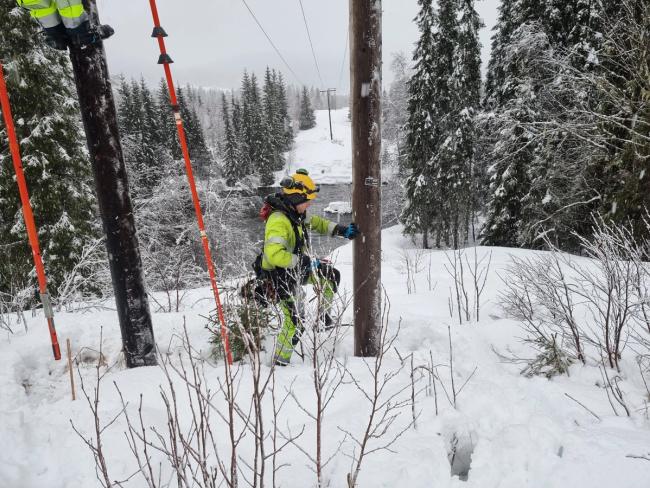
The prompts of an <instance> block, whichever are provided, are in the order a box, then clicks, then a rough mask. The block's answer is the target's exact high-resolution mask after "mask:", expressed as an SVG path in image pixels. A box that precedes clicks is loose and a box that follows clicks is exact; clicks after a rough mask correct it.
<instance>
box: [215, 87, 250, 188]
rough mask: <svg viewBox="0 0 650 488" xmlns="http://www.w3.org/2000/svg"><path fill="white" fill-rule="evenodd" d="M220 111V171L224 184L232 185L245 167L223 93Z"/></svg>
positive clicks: (240, 177)
mask: <svg viewBox="0 0 650 488" xmlns="http://www.w3.org/2000/svg"><path fill="white" fill-rule="evenodd" d="M222 113H223V123H224V139H223V142H222V144H221V153H222V155H223V171H222V172H223V176H224V178H225V179H226V184H228V185H230V186H234V185H236V184H237V182H238V181H240V180H241V179H242V178H243V177H244V176H246V173H245V170H246V168H245V167H243V166H242V165H241V162H240V157H239V146H238V145H237V137H236V134H235V131H234V129H233V127H232V124H231V118H230V110H229V107H228V100H226V94H225V93H224V94H223V103H222Z"/></svg>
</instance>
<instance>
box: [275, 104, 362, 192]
mask: <svg viewBox="0 0 650 488" xmlns="http://www.w3.org/2000/svg"><path fill="white" fill-rule="evenodd" d="M315 113H316V127H314V128H313V129H309V130H301V131H299V132H298V133H297V135H296V144H295V150H294V151H292V152H291V153H289V154H288V158H287V159H288V166H287V170H286V172H285V171H281V172H279V173H278V178H277V179H278V181H280V179H282V176H284V175H285V174H286V173H291V172H293V171H295V170H296V169H298V168H307V169H308V170H309V173H310V174H311V175H312V176H313V178H314V179H315V180H316V181H317V182H318V183H319V184H321V185H325V184H334V183H350V182H351V181H352V132H351V128H350V127H351V126H350V121H349V120H348V113H349V110H348V108H347V107H346V108H342V109H339V110H332V133H333V134H334V140H333V141H332V140H331V138H330V126H329V117H328V114H327V110H316V112H315Z"/></svg>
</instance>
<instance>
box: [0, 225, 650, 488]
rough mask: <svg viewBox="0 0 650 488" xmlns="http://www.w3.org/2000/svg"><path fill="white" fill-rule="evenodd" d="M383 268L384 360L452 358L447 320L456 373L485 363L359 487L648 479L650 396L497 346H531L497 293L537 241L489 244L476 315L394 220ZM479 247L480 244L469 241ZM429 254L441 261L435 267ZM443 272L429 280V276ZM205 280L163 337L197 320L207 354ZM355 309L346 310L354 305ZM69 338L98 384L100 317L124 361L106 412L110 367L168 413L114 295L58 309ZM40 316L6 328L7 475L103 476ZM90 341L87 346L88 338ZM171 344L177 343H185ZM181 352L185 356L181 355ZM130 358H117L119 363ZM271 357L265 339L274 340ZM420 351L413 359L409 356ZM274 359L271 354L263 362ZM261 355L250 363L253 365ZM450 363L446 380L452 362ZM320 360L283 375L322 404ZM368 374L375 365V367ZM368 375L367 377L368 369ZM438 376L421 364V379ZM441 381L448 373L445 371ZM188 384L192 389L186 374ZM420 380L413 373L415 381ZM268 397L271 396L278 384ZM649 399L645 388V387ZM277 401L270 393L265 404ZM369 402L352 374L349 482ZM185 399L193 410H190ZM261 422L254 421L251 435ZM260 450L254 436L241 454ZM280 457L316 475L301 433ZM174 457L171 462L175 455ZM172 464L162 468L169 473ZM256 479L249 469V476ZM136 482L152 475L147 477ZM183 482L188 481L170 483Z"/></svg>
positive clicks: (339, 418)
mask: <svg viewBox="0 0 650 488" xmlns="http://www.w3.org/2000/svg"><path fill="white" fill-rule="evenodd" d="M383 245H384V253H383V269H382V278H383V284H384V286H385V288H386V293H387V295H388V297H389V299H390V304H391V310H390V318H389V327H390V329H391V330H392V331H395V330H396V329H397V327H398V324H400V323H401V330H400V333H399V337H398V339H397V342H396V344H395V349H393V350H391V352H390V353H389V354H388V359H387V364H386V371H390V370H396V369H397V368H398V367H399V364H400V359H399V357H400V356H401V357H402V358H407V357H408V356H409V355H410V354H411V353H413V355H414V364H415V366H418V365H424V364H427V363H428V361H429V357H430V354H431V355H432V357H433V359H434V362H435V363H438V364H442V365H448V364H449V346H448V336H447V334H448V329H447V327H448V326H450V327H451V336H452V342H453V349H454V372H455V380H456V384H457V387H458V385H460V384H462V383H463V382H464V381H465V380H466V379H467V378H468V377H469V376H470V375H471V374H472V372H473V371H474V370H475V368H476V373H475V375H474V376H473V377H472V378H471V379H470V381H469V382H468V383H467V386H466V387H465V389H464V390H463V391H462V393H461V394H460V396H459V398H458V405H457V409H453V408H452V407H451V406H450V404H449V402H448V401H447V400H446V399H445V397H444V395H443V394H442V393H441V392H440V391H438V405H439V408H440V412H439V415H437V416H436V415H435V406H434V398H433V396H428V395H426V394H425V392H422V393H421V394H420V396H419V397H418V399H417V403H416V410H417V412H418V413H419V418H418V419H417V423H416V426H415V427H412V428H410V429H409V430H408V431H407V432H406V433H405V434H404V435H403V436H402V437H401V438H400V439H399V440H398V441H397V442H396V443H395V444H394V445H393V446H392V449H393V450H394V451H395V452H393V453H391V452H387V451H382V452H379V453H376V454H373V455H371V456H370V457H368V458H367V460H366V464H365V465H364V466H363V468H362V471H361V475H360V478H359V486H361V487H397V486H408V487H462V486H467V487H476V488H497V487H499V488H524V487H531V488H532V487H538V488H551V487H558V488H559V487H571V488H577V487H584V488H600V487H602V488H611V487H612V486H615V487H618V488H643V487H645V486H649V485H650V482H649V481H648V480H650V462H648V461H644V460H638V459H632V458H629V457H626V456H628V455H641V454H647V452H648V448H649V446H650V429H648V427H649V425H648V420H647V419H646V418H644V413H643V411H642V410H641V411H640V412H637V413H635V414H634V416H633V418H632V419H628V418H618V417H615V416H614V415H613V413H612V411H611V408H610V406H609V404H608V401H607V398H606V395H605V392H604V390H603V389H601V388H600V387H598V386H596V384H597V383H598V381H599V380H600V375H599V372H598V369H597V368H596V367H595V366H593V365H591V366H586V367H582V366H573V367H572V368H571V371H570V376H568V377H566V376H563V377H558V378H555V379H553V380H546V379H543V378H532V379H528V378H525V377H522V376H521V375H520V374H519V370H520V369H521V366H519V365H515V364H511V363H505V362H503V361H501V360H500V359H499V357H498V355H497V354H496V353H495V351H494V350H493V348H496V349H497V350H499V351H501V352H505V351H506V349H509V351H510V352H512V353H515V354H521V355H526V352H527V349H526V347H525V346H523V345H522V344H521V343H520V341H519V339H518V337H520V336H521V330H520V329H519V328H518V326H517V323H516V322H515V321H513V320H511V319H508V318H506V317H504V315H503V312H502V310H501V309H500V307H499V305H498V303H497V302H498V297H497V295H498V292H499V290H500V289H502V288H503V284H502V281H501V278H499V276H498V275H501V276H502V277H503V278H505V279H507V275H506V271H505V266H507V264H508V263H509V262H510V256H511V255H516V256H519V257H526V256H533V255H534V254H535V252H533V251H524V250H512V249H500V248H494V249H489V248H478V253H479V256H480V255H483V254H484V253H488V252H490V251H491V252H493V259H492V269H491V271H490V275H489V279H488V285H487V287H486V293H485V297H484V298H485V300H484V305H483V306H482V308H481V315H482V317H483V318H482V319H481V321H480V322H478V323H470V324H463V325H459V324H457V320H455V319H452V318H450V315H449V311H448V302H447V300H448V296H449V294H450V287H451V286H452V281H451V278H450V277H449V276H448V274H447V272H446V271H445V269H444V265H445V264H446V263H447V259H446V257H445V252H444V251H421V250H417V249H414V248H413V246H412V245H411V243H410V241H408V240H407V239H405V238H404V237H402V236H401V229H400V228H399V227H394V228H391V229H388V230H386V231H384V233H383ZM468 252H472V249H469V250H468ZM351 255H352V246H351V245H347V246H344V247H342V248H340V249H339V250H337V251H336V252H335V254H334V256H333V259H334V260H335V261H336V265H337V267H338V268H339V269H340V270H341V272H342V275H343V285H342V294H344V295H345V294H346V293H349V290H350V287H351V282H352V269H351V260H352V258H351ZM406 256H409V257H410V258H411V260H415V259H416V258H418V259H419V262H420V264H421V266H420V271H419V272H418V273H417V274H416V276H415V288H416V290H415V293H411V294H409V293H407V289H406V273H405V257H406ZM429 270H430V271H429ZM429 276H430V277H431V288H432V290H430V289H429V288H430V286H429V281H430V280H429ZM209 297H210V292H209V290H208V289H202V290H194V291H192V292H190V293H189V295H188V296H187V298H186V300H185V308H184V310H183V311H182V312H181V313H169V314H163V313H157V314H155V315H154V327H155V333H156V339H157V342H158V345H159V347H160V348H161V352H162V353H163V354H165V355H166V354H169V353H173V352H178V351H179V349H180V343H179V340H178V338H177V337H176V336H178V335H180V334H181V333H182V328H183V323H186V324H187V327H188V331H189V334H190V336H191V340H192V343H193V346H194V347H195V348H196V349H197V350H201V351H202V353H201V354H202V356H204V357H206V356H207V350H208V344H207V340H208V337H209V332H207V331H206V330H205V328H204V325H205V322H206V320H205V319H204V318H203V317H202V316H205V315H206V314H208V313H209V312H210V308H211V307H210V303H211V302H210V299H209ZM349 314H350V311H349V310H348V311H347V312H346V315H345V318H346V320H347V319H349ZM56 320H57V325H58V332H59V336H60V338H61V341H62V342H64V341H65V339H66V338H70V339H71V340H72V344H73V350H74V353H75V354H78V353H79V351H80V350H81V351H82V353H81V355H82V356H84V357H85V359H86V361H87V362H85V363H83V364H82V366H81V372H82V374H83V376H84V378H85V381H86V383H87V386H89V387H90V389H91V391H92V387H93V376H94V368H93V364H94V362H95V361H96V354H93V352H92V351H91V350H90V349H95V350H96V349H98V347H99V336H100V327H102V326H103V334H104V341H103V350H104V353H105V354H106V358H107V362H108V364H109V365H114V366H113V368H112V369H111V371H110V372H108V374H107V375H106V377H105V379H104V381H103V383H102V395H101V402H100V414H101V416H102V419H103V420H104V421H108V420H110V419H111V418H113V417H114V416H115V415H116V414H117V413H118V412H119V410H120V404H119V399H118V397H117V394H116V390H115V387H114V386H113V382H116V384H117V385H119V387H120V389H121V391H122V393H123V395H124V396H125V399H126V400H127V401H128V402H129V405H130V407H129V411H131V412H132V413H133V412H135V408H136V406H137V403H138V400H139V395H140V394H142V395H143V401H144V415H145V419H146V420H145V421H146V422H147V425H152V426H157V428H159V429H164V428H165V420H166V419H165V415H164V406H163V403H162V401H161V399H160V394H159V385H163V384H164V383H165V380H164V376H163V374H162V372H161V370H160V369H159V368H156V367H150V368H139V369H136V370H124V369H123V366H122V365H121V363H119V354H118V352H119V349H120V337H119V327H118V324H117V319H116V315H115V314H114V313H113V312H110V311H101V312H97V311H94V312H88V313H58V314H57V316H56ZM28 322H29V330H28V332H26V333H25V332H23V331H20V330H17V331H16V332H15V333H14V334H13V335H10V334H7V333H3V337H2V341H1V342H0V386H1V388H0V417H1V421H0V436H1V438H2V439H5V441H6V442H7V445H6V446H5V447H4V449H2V451H1V452H0V479H1V480H2V483H1V485H2V486H3V487H6V488H32V487H34V488H35V487H48V488H59V487H61V488H63V487H65V488H82V487H83V488H88V487H91V486H100V485H99V484H98V482H97V481H96V478H95V472H94V462H93V459H92V456H91V454H90V452H89V451H88V450H87V449H86V448H85V447H84V446H83V444H82V442H81V440H80V439H79V438H78V437H77V436H76V435H75V434H74V432H73V431H72V429H71V427H70V419H72V420H73V422H74V424H75V426H77V428H78V429H80V430H81V431H82V432H84V433H86V434H90V433H91V432H92V427H93V425H92V418H91V416H90V412H89V409H88V406H87V404H86V403H85V400H83V399H81V400H77V401H75V402H72V401H71V399H70V392H69V381H68V375H67V371H66V367H65V364H64V363H63V362H59V363H56V362H54V361H53V360H52V359H51V351H50V346H49V344H48V334H47V332H46V330H45V325H44V321H43V317H42V316H41V314H40V313H37V314H36V316H34V317H29V319H28ZM84 348H90V349H84ZM352 350H353V342H352V337H351V331H349V330H348V332H347V335H346V337H345V338H344V339H343V343H342V347H341V348H340V349H339V350H338V352H337V356H338V357H339V359H340V360H341V361H344V362H346V364H347V366H348V367H349V369H350V370H351V371H352V372H354V374H355V375H358V376H359V377H363V376H364V371H365V366H364V363H363V360H361V359H359V358H355V357H353V356H352V355H351V353H352ZM172 356H173V355H172ZM174 361H175V362H176V363H177V361H178V360H177V359H174ZM116 362H117V364H115V363H116ZM266 362H267V364H268V355H267V356H266ZM407 362H408V361H407ZM206 368H207V372H208V374H207V377H208V380H209V382H210V384H211V386H212V387H213V388H216V387H217V384H218V379H219V378H221V377H223V367H222V366H221V365H219V364H217V365H214V366H213V365H211V364H206ZM264 368H265V370H266V368H267V366H264ZM623 371H624V375H625V376H626V377H627V378H628V380H626V381H625V382H624V383H623V384H622V386H623V389H624V390H625V392H626V394H627V396H628V399H629V400H630V402H631V403H632V404H633V406H634V407H635V409H639V408H641V409H642V407H643V400H644V390H643V385H642V383H641V381H640V378H639V377H638V375H635V371H636V369H635V365H634V362H633V360H632V355H631V353H630V352H629V351H627V355H626V358H625V360H624V367H623ZM249 372H250V371H249V369H248V367H246V366H244V367H243V370H242V375H243V377H244V378H247V377H248V374H249ZM439 373H440V375H441V376H442V378H443V380H445V381H446V386H447V388H449V386H450V385H449V380H448V377H447V375H448V368H447V367H446V366H441V367H440V368H439ZM311 374H312V371H311V368H310V366H309V364H308V363H303V362H302V361H300V359H299V358H298V357H296V356H294V359H293V362H292V365H291V366H290V367H288V368H284V369H280V370H278V371H277V373H276V381H277V383H278V388H279V391H283V389H285V388H286V389H289V388H291V389H292V390H293V392H294V393H295V396H296V397H297V398H299V399H300V400H301V402H302V403H303V404H304V405H303V406H305V407H307V408H308V409H309V408H312V407H313V402H314V395H313V387H312V376H311ZM366 376H367V375H366ZM365 382H366V383H365V384H366V386H369V385H368V383H367V378H366V379H365ZM409 382H410V366H409V367H407V368H406V369H405V370H403V371H402V373H400V375H399V376H398V379H397V382H396V384H394V385H393V386H392V390H391V391H395V390H397V389H399V388H400V386H403V385H408V384H409ZM424 383H426V381H424V380H423V382H422V383H420V386H423V385H424ZM249 387H250V385H249V384H248V382H247V381H246V380H244V381H243V382H242V384H241V390H240V401H241V402H242V403H246V402H248V401H250V395H249ZM438 388H440V386H439V387H438ZM179 391H182V390H181V388H180V387H179ZM565 393H568V394H570V395H571V396H573V397H574V398H576V399H578V400H579V401H580V402H582V403H583V404H585V405H586V406H588V408H589V409H591V410H592V411H593V412H594V413H596V414H597V415H598V416H599V417H600V418H601V420H597V419H596V418H595V417H594V416H593V415H592V414H590V413H589V412H587V411H586V410H585V409H584V408H582V407H580V406H579V405H577V404H576V403H574V402H573V401H571V400H569V399H568V398H567V397H566V396H565ZM404 394H405V395H406V396H409V395H410V388H409V389H407V391H406V392H405V393H404ZM267 400H269V402H270V398H267ZM645 400H647V398H645ZM266 408H267V409H268V408H270V405H269V404H267V405H266ZM367 412H368V408H367V405H366V404H365V403H364V401H363V400H362V399H361V397H360V396H359V394H358V392H357V391H356V390H355V389H354V387H353V386H352V385H349V384H346V385H343V386H342V387H341V388H340V390H339V391H337V393H336V395H335V399H334V401H333V403H332V404H331V405H330V407H329V409H328V410H327V411H326V418H325V425H326V433H325V441H324V442H325V454H324V455H325V457H328V456H329V455H331V454H334V455H335V457H334V459H333V461H332V463H331V464H330V465H328V466H327V468H326V470H325V474H326V478H327V480H328V481H329V485H330V486H333V487H343V486H345V476H346V473H347V470H348V468H349V459H348V458H347V457H346V454H348V453H350V452H351V450H352V443H351V442H350V441H349V440H346V441H345V442H343V444H342V445H341V446H340V447H339V443H340V442H341V441H342V440H343V439H344V437H345V436H344V434H343V433H342V431H341V430H339V427H340V428H341V429H344V430H347V431H351V432H353V433H359V432H360V430H361V429H362V428H363V422H364V420H365V419H366V418H367ZM186 414H187V412H186V411H185V412H184V413H183V415H184V419H185V421H189V419H188V417H187V415H186ZM410 415H411V413H410V408H407V409H406V410H404V412H403V414H402V415H401V417H400V418H399V419H398V420H397V422H396V423H395V425H394V426H393V428H392V429H391V430H390V431H389V434H390V432H391V431H392V432H395V431H397V430H399V428H400V427H401V426H404V425H406V424H407V423H408V422H409V420H410ZM213 417H214V418H213V421H214V422H215V425H216V426H217V427H216V428H217V430H218V432H222V433H223V435H224V439H222V440H223V441H224V443H223V444H222V443H220V444H219V445H220V449H221V452H220V454H221V455H222V456H224V457H226V456H227V455H228V451H227V449H226V444H225V435H226V429H225V425H224V424H223V422H222V421H221V420H219V419H217V417H216V415H214V416H213ZM279 425H281V426H289V427H291V429H292V430H293V431H296V430H299V429H300V428H301V427H302V426H303V425H304V426H305V434H304V435H303V437H301V439H300V440H299V443H300V445H301V446H302V447H303V448H304V449H306V450H310V449H311V446H312V444H313V435H314V432H313V425H314V424H313V421H312V420H311V419H309V418H308V417H307V415H306V414H305V412H304V411H302V410H301V409H300V408H299V407H298V406H297V405H296V403H295V402H294V401H292V400H289V401H288V402H287V403H286V404H285V405H284V407H283V409H282V411H281V414H280V421H279ZM124 429H125V424H124V421H123V419H122V418H120V419H118V420H117V421H116V422H115V423H114V424H113V425H112V426H111V427H110V428H109V429H107V431H106V432H105V438H104V445H105V449H106V452H107V456H108V463H109V470H110V473H111V477H113V478H115V479H123V478H126V477H127V476H128V475H129V474H131V472H132V471H133V469H134V460H133V459H132V456H131V454H130V452H129V449H128V445H127V444H126V440H125V438H124V435H123V431H124ZM248 437H250V436H248ZM454 437H456V438H457V439H458V454H457V456H456V461H455V466H454V471H455V472H456V473H457V472H461V471H466V470H467V468H468V467H469V474H468V478H467V481H462V480H461V479H460V478H459V477H458V476H454V475H452V468H451V467H450V461H449V459H448V452H449V449H450V444H451V442H452V439H453V438H454ZM249 453H250V445H249V444H248V438H247V440H245V441H244V443H243V445H242V447H241V452H240V454H241V455H242V456H244V458H247V457H248V454H249ZM281 456H282V457H281V459H282V460H283V461H284V462H287V463H289V465H288V466H287V467H285V468H283V469H282V470H281V471H280V472H279V473H278V480H279V483H278V486H283V487H287V488H289V487H296V488H297V487H301V488H304V487H310V486H315V477H314V475H313V473H312V472H311V471H310V469H309V468H308V466H307V465H308V460H307V458H306V457H305V456H304V455H303V454H301V453H300V452H299V450H298V449H296V448H293V447H289V448H287V449H286V450H285V451H283V452H282V455H281ZM164 473H167V474H169V470H168V469H165V470H164ZM163 479H165V477H163ZM240 482H241V483H242V485H241V486H244V482H243V480H240ZM126 486H136V487H139V486H145V485H144V482H143V481H142V480H141V479H139V478H134V480H133V481H132V482H131V483H130V484H127V485H126ZM171 486H175V483H172V484H171Z"/></svg>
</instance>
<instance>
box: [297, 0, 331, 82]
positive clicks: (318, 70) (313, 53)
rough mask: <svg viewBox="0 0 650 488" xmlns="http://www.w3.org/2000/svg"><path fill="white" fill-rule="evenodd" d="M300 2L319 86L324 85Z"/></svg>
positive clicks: (300, 1) (299, 1) (299, 0)
mask: <svg viewBox="0 0 650 488" xmlns="http://www.w3.org/2000/svg"><path fill="white" fill-rule="evenodd" d="M298 3H300V10H301V11H302V20H303V21H304V22H305V29H307V38H308V39H309V46H310V47H311V55H312V57H313V58H314V64H315V65H316V72H317V73H318V79H319V80H320V84H321V86H323V87H324V86H325V83H323V77H322V76H321V74H320V68H319V67H318V61H317V60H316V52H315V51H314V43H313V42H312V41H311V33H310V32H309V25H308V24H307V16H306V15H305V9H304V7H303V6H302V0H298Z"/></svg>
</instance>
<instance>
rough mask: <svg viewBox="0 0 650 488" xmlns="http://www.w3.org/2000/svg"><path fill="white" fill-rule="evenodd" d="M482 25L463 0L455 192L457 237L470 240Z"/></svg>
mask: <svg viewBox="0 0 650 488" xmlns="http://www.w3.org/2000/svg"><path fill="white" fill-rule="evenodd" d="M482 25H483V23H482V21H481V19H480V18H479V16H478V13H477V12H476V10H475V8H474V0H461V3H460V7H459V12H458V43H457V46H456V50H455V54H454V61H453V66H454V72H453V76H452V80H453V81H452V86H453V87H454V93H456V94H457V95H458V97H457V99H456V108H455V112H456V114H457V115H455V116H454V120H455V122H456V126H457V129H456V131H455V132H454V134H453V136H454V137H455V138H456V143H455V146H456V158H457V161H458V170H459V173H458V175H457V179H456V182H457V183H456V184H457V187H456V189H452V192H453V194H454V198H456V206H457V210H456V211H455V214H456V218H458V219H459V224H460V225H459V226H457V229H458V230H456V231H454V236H459V237H461V238H465V239H466V238H467V232H469V228H470V219H471V218H473V215H474V213H475V212H477V211H479V209H480V205H481V202H480V192H479V189H478V179H477V172H476V170H475V168H476V152H477V146H478V144H477V139H478V138H477V134H476V117H477V114H478V110H479V108H480V96H481V43H480V40H479V30H480V28H481V27H482Z"/></svg>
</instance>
